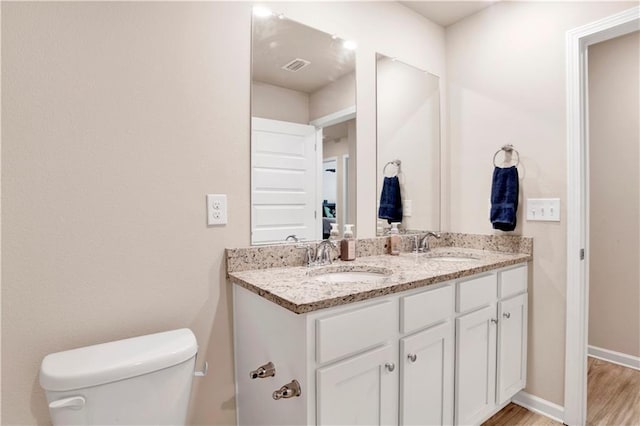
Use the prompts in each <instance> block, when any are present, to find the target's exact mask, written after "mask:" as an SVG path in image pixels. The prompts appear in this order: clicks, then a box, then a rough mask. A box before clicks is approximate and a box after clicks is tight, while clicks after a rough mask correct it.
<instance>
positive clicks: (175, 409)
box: [40, 328, 198, 425]
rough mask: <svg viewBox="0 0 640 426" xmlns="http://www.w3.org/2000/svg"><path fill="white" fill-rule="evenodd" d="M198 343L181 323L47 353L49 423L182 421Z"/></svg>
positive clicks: (44, 374)
mask: <svg viewBox="0 0 640 426" xmlns="http://www.w3.org/2000/svg"><path fill="white" fill-rule="evenodd" d="M197 351H198V346H197V343H196V338H195V336H194V335H193V333H192V332H191V330H189V329H187V328H183V329H180V330H172V331H167V332H163V333H157V334H150V335H147V336H140V337H134V338H131V339H125V340H118V341H115V342H109V343H103V344H99V345H94V346H87V347H83V348H78V349H73V350H69V351H64V352H58V353H53V354H50V355H47V356H46V357H45V358H44V360H43V361H42V365H41V368H40V385H41V386H42V388H43V389H44V390H45V391H46V395H47V402H48V403H49V412H50V414H51V420H52V421H53V424H54V425H80V424H82V425H114V424H121V425H149V424H154V425H161V424H162V425H167V424H171V425H184V423H185V421H186V417H187V408H188V405H189V395H190V392H191V381H192V379H193V376H194V367H195V359H196V353H197Z"/></svg>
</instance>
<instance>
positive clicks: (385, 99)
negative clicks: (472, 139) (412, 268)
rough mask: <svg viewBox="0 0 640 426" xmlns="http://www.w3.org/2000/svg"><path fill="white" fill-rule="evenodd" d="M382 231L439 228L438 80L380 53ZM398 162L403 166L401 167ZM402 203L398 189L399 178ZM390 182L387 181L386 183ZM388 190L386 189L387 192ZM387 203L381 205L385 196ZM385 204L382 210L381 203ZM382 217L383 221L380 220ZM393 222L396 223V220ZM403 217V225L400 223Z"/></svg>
mask: <svg viewBox="0 0 640 426" xmlns="http://www.w3.org/2000/svg"><path fill="white" fill-rule="evenodd" d="M376 103H377V127H378V140H377V164H376V166H377V176H378V178H377V182H378V184H377V191H378V192H377V193H378V209H377V214H378V226H377V231H376V233H377V234H378V235H383V234H384V233H385V232H386V231H388V229H389V228H390V225H389V222H390V221H393V222H396V221H401V222H402V226H401V227H402V229H404V230H408V231H412V230H416V231H417V230H438V229H440V92H439V78H438V77H437V76H435V75H433V74H430V73H428V72H426V71H422V70H420V69H418V68H415V67H413V66H411V65H407V64H405V63H402V62H400V61H398V60H396V59H392V58H389V57H387V56H384V55H380V54H378V55H377V56H376ZM396 160H399V161H398V163H399V165H397V164H396ZM396 176H397V179H398V183H399V187H400V190H399V192H400V200H399V201H398V197H397V191H396V190H395V187H394V184H395V182H394V181H395V177H396ZM385 177H386V178H387V179H385ZM385 186H386V187H385ZM383 191H384V199H383V200H381V195H383ZM381 201H382V205H383V206H382V207H383V208H382V209H380V203H381ZM381 216H382V217H383V219H381V218H380V217H381ZM391 218H393V219H391ZM398 218H401V220H398Z"/></svg>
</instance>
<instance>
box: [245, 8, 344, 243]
mask: <svg viewBox="0 0 640 426" xmlns="http://www.w3.org/2000/svg"><path fill="white" fill-rule="evenodd" d="M354 49H355V46H354V45H352V44H351V45H350V44H349V43H346V42H345V41H344V40H342V39H340V38H338V37H335V36H331V35H330V34H326V33H323V32H321V31H318V30H315V29H313V28H310V27H307V26H304V25H302V24H299V23H297V22H294V21H291V20H289V19H286V18H284V17H282V15H279V16H277V15H275V14H270V15H268V16H257V15H256V14H254V19H253V42H252V84H251V116H252V119H251V243H252V244H268V243H278V242H284V241H285V239H286V238H287V236H289V235H295V237H296V238H297V239H299V240H318V239H322V238H328V237H329V231H330V230H331V223H337V224H338V229H339V230H340V231H342V229H343V227H344V226H343V225H344V224H345V223H355V213H356V212H355V199H356V188H355V159H356V152H355V146H356V144H355V141H356V107H355V104H356V92H355V90H356V87H355V51H354Z"/></svg>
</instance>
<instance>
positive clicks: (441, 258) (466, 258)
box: [427, 256, 479, 262]
mask: <svg viewBox="0 0 640 426" xmlns="http://www.w3.org/2000/svg"><path fill="white" fill-rule="evenodd" d="M427 258H428V259H433V260H437V261H440V262H468V261H470V260H479V259H476V258H475V257H471V256H427Z"/></svg>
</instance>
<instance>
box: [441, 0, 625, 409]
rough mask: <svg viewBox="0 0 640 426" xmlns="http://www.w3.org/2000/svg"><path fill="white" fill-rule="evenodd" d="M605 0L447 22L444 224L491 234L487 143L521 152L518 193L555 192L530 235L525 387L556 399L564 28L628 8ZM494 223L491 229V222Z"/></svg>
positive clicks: (560, 344)
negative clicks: (552, 219) (555, 214)
mask: <svg viewBox="0 0 640 426" xmlns="http://www.w3.org/2000/svg"><path fill="white" fill-rule="evenodd" d="M634 5H635V4H634V3H631V2H628V3H614V2H566V3H565V2H500V3H496V4H495V5H494V6H492V7H490V8H488V9H485V10H483V11H482V12H480V13H477V14H475V15H472V16H471V17H469V18H467V19H464V20H463V21H460V22H459V23H457V24H454V25H452V26H450V27H448V28H447V33H446V34H447V44H446V49H447V78H448V80H449V82H448V92H447V97H448V98H447V102H448V103H449V144H450V158H451V167H450V169H449V179H450V182H451V186H450V197H451V205H450V211H451V230H453V231H459V232H478V233H492V232H494V231H493V230H492V228H491V224H490V223H489V219H488V208H489V194H490V183H491V173H492V167H493V166H492V164H491V159H492V156H493V154H494V152H495V151H496V150H497V149H498V148H499V147H500V146H501V145H503V144H505V143H512V144H514V145H515V147H516V149H517V150H518V151H519V153H520V155H521V166H520V167H519V170H520V175H521V200H524V199H526V198H528V197H533V198H536V197H560V199H561V208H562V212H563V213H562V214H561V219H562V220H561V222H559V223H548V222H547V223H545V222H525V221H524V220H523V212H524V209H523V207H522V204H521V207H520V209H519V213H518V222H519V223H518V227H517V228H516V231H515V232H516V233H518V234H523V235H527V236H532V237H534V261H533V268H531V277H530V281H529V291H530V293H529V294H530V296H529V354H528V366H529V368H528V377H527V381H528V383H527V389H526V391H527V392H529V393H532V394H534V395H536V396H539V397H541V398H544V399H546V400H549V401H552V402H554V403H557V404H560V405H562V403H563V400H564V330H565V303H566V300H565V295H566V267H565V264H566V221H565V217H564V200H565V194H566V177H565V176H566V165H565V164H566V155H565V151H566V143H565V137H566V135H565V127H566V126H565V33H566V31H567V30H569V29H572V28H575V27H578V26H580V25H583V24H586V23H589V22H592V21H595V20H598V19H601V18H603V17H605V16H608V15H611V14H613V13H616V12H619V11H621V10H624V9H628V8H630V7H633V6H634ZM495 232H498V231H495Z"/></svg>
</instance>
